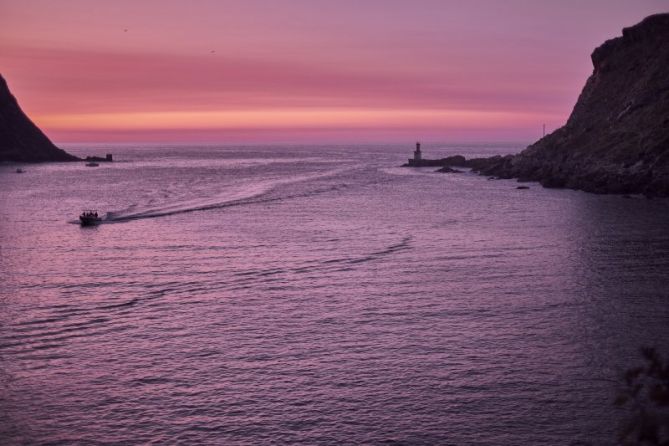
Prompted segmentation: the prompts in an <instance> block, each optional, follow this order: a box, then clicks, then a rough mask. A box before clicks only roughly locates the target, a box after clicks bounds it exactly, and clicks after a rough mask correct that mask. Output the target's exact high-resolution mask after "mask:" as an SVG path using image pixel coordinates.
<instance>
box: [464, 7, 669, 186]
mask: <svg viewBox="0 0 669 446" xmlns="http://www.w3.org/2000/svg"><path fill="white" fill-rule="evenodd" d="M592 64H593V66H594V70H593V73H592V75H591V76H590V77H589V79H588V80H587V82H586V84H585V87H583V91H582V92H581V94H580V96H579V98H578V101H577V103H576V105H575V106H574V109H573V111H572V113H571V116H570V117H569V120H568V121H567V123H566V124H565V125H564V126H563V127H562V128H560V129H558V130H556V131H555V132H553V133H551V134H549V135H546V136H545V137H543V138H542V139H540V140H539V141H537V142H535V143H534V144H532V145H531V146H529V147H528V148H527V149H525V150H524V151H522V152H521V153H519V154H518V155H514V156H511V155H510V156H506V157H493V158H482V159H473V160H468V161H467V162H466V163H464V164H460V165H466V166H467V167H472V169H474V170H475V171H478V172H480V173H481V174H484V175H494V176H498V177H501V178H519V179H520V180H528V181H539V182H540V183H541V184H542V185H544V186H545V187H567V188H571V189H581V190H585V191H589V192H596V193H642V194H646V195H649V196H651V195H652V196H665V197H667V196H669V14H657V15H653V16H649V17H647V18H646V19H644V20H643V21H642V22H640V23H639V24H637V25H635V26H632V27H630V28H625V29H623V32H622V36H621V37H617V38H615V39H611V40H608V41H606V42H605V43H604V44H603V45H601V46H600V47H599V48H597V49H595V51H594V52H593V53H592Z"/></svg>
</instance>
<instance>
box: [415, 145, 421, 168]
mask: <svg viewBox="0 0 669 446" xmlns="http://www.w3.org/2000/svg"><path fill="white" fill-rule="evenodd" d="M420 160H421V153H420V143H419V142H417V143H416V150H414V151H413V161H414V163H416V164H420Z"/></svg>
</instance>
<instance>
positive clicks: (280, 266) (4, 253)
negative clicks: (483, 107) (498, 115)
mask: <svg viewBox="0 0 669 446" xmlns="http://www.w3.org/2000/svg"><path fill="white" fill-rule="evenodd" d="M70 150H71V151H72V152H74V153H77V154H81V155H86V154H104V153H106V152H107V151H111V152H113V153H114V155H115V157H116V158H117V159H118V162H115V163H114V164H110V165H106V164H101V165H100V167H98V168H88V167H84V166H83V164H50V165H41V166H27V167H26V170H27V173H25V174H22V175H18V174H15V173H13V170H14V169H15V167H16V166H4V167H0V191H1V192H0V249H1V251H0V252H1V257H0V274H1V276H0V277H1V278H2V280H1V283H0V439H2V440H1V441H0V442H1V443H2V444H144V443H151V442H153V443H156V444H176V443H180V444H225V445H233V444H242V445H259V444H309V445H313V444H326V445H339V444H372V445H376V444H398V445H399V444H401V445H423V444H425V445H427V444H452V445H464V444H469V445H518V444H565V445H568V444H572V443H574V442H577V441H583V440H589V441H591V442H592V443H593V444H610V443H611V442H612V441H613V439H614V434H615V430H616V425H617V423H618V419H619V416H620V415H619V414H618V413H617V409H614V408H613V406H612V404H611V402H612V400H613V398H614V396H615V391H616V389H617V388H618V387H619V384H618V377H619V374H620V373H621V371H622V370H624V369H625V368H627V367H630V366H631V365H635V364H637V363H638V353H637V349H638V347H639V346H641V345H657V346H659V347H662V346H663V343H664V345H665V346H666V339H668V337H669V302H668V300H669V274H667V272H668V271H669V231H667V224H668V222H669V201H667V200H645V199H625V198H623V197H619V196H596V195H589V194H585V193H581V192H575V191H564V190H546V189H542V188H540V187H538V186H536V185H534V184H532V185H531V189H530V190H516V189H515V187H516V183H515V182H513V181H505V180H502V181H487V180H486V179H485V178H482V177H478V176H474V175H470V174H453V175H444V174H435V173H432V172H431V170H433V169H426V170H408V169H402V168H398V167H396V166H398V165H399V164H401V163H402V162H404V160H405V158H407V157H408V156H409V154H410V152H411V147H329V146H323V147H274V148H273V147H242V148H239V147H237V148H235V147H224V148H220V147H213V146H212V147H178V148H177V147H161V146H147V147H132V146H118V147H112V148H109V147H103V146H99V147H93V148H90V147H70ZM516 150H517V147H486V146H479V147H476V146H474V147H464V148H463V147H458V148H456V149H453V150H449V149H448V148H445V147H437V146H433V147H429V146H428V147H426V150H425V152H426V155H427V156H432V157H437V156H441V155H444V154H447V153H462V152H466V153H470V154H491V153H507V152H513V151H516ZM89 207H94V208H97V209H99V210H100V211H102V212H103V213H104V214H106V215H105V218H106V219H105V223H104V224H102V225H100V226H99V227H96V228H81V227H79V226H78V225H76V224H74V222H75V221H76V218H77V215H78V213H79V212H80V211H81V209H84V208H89Z"/></svg>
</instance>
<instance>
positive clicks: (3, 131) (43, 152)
mask: <svg viewBox="0 0 669 446" xmlns="http://www.w3.org/2000/svg"><path fill="white" fill-rule="evenodd" d="M46 161H80V159H79V158H77V157H76V156H74V155H70V154H69V153H67V152H65V151H64V150H62V149H59V148H58V147H56V146H55V145H54V144H53V143H52V142H51V141H50V140H49V138H48V137H47V136H46V135H45V134H44V133H43V132H42V131H41V130H40V129H39V128H38V127H37V126H36V125H35V124H34V123H33V122H32V121H31V120H30V118H28V116H26V114H25V113H24V112H23V110H21V107H20V106H19V104H18V102H17V101H16V98H15V97H14V96H13V95H12V93H11V92H10V91H9V87H8V86H7V82H6V81H5V79H4V78H3V77H2V75H0V162H21V163H38V162H46Z"/></svg>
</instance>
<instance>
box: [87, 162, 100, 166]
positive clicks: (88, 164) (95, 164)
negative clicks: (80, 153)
mask: <svg viewBox="0 0 669 446" xmlns="http://www.w3.org/2000/svg"><path fill="white" fill-rule="evenodd" d="M86 166H87V167H98V166H99V164H98V163H94V162H93V161H91V162H90V163H86Z"/></svg>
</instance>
